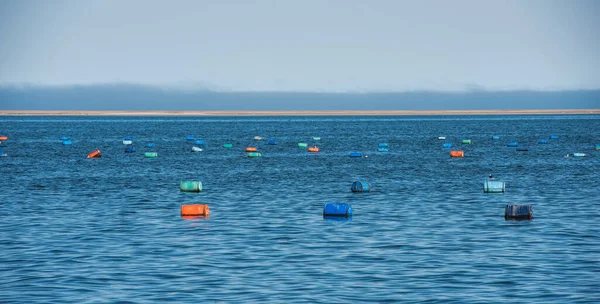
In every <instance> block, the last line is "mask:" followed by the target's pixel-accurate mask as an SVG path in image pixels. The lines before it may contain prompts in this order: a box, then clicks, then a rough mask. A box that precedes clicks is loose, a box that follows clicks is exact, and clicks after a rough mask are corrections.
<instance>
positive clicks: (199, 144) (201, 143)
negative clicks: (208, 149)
mask: <svg viewBox="0 0 600 304" xmlns="http://www.w3.org/2000/svg"><path fill="white" fill-rule="evenodd" d="M194 144H195V145H198V146H202V145H204V141H203V140H197V141H196V142H195V143H194Z"/></svg>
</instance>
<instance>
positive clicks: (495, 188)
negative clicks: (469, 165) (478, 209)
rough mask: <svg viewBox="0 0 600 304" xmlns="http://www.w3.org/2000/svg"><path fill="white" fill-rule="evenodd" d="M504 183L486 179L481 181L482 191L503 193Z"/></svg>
mask: <svg viewBox="0 0 600 304" xmlns="http://www.w3.org/2000/svg"><path fill="white" fill-rule="evenodd" d="M505 189H506V184H505V183H504V182H500V181H491V180H486V181H485V182H483V193H504V190H505Z"/></svg>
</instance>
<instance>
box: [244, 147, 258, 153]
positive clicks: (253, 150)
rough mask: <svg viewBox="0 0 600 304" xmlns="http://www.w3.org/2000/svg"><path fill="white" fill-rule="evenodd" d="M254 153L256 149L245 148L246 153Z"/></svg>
mask: <svg viewBox="0 0 600 304" xmlns="http://www.w3.org/2000/svg"><path fill="white" fill-rule="evenodd" d="M256 151H257V149H256V147H247V148H246V152H256Z"/></svg>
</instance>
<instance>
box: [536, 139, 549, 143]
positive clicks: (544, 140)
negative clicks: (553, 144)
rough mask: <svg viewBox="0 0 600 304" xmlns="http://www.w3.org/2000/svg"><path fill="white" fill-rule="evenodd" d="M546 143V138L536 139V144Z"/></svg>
mask: <svg viewBox="0 0 600 304" xmlns="http://www.w3.org/2000/svg"><path fill="white" fill-rule="evenodd" d="M547 143H548V140H547V139H540V140H539V141H538V144H547Z"/></svg>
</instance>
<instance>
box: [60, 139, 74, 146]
mask: <svg viewBox="0 0 600 304" xmlns="http://www.w3.org/2000/svg"><path fill="white" fill-rule="evenodd" d="M62 144H63V145H65V146H70V145H72V144H73V142H72V141H71V140H70V139H67V140H63V142H62Z"/></svg>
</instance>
